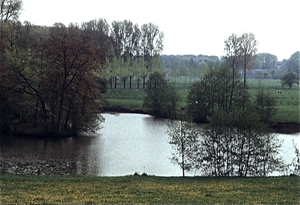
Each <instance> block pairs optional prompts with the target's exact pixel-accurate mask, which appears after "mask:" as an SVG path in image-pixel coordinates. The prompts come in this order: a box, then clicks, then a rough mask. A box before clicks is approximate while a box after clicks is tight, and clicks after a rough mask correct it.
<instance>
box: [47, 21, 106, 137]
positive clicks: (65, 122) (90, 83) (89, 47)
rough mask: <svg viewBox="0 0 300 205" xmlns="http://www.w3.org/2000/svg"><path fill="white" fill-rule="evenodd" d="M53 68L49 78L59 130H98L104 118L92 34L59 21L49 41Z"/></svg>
mask: <svg viewBox="0 0 300 205" xmlns="http://www.w3.org/2000/svg"><path fill="white" fill-rule="evenodd" d="M46 45H47V59H48V63H49V67H51V68H52V69H49V70H48V73H47V76H48V78H47V79H46V80H45V82H44V83H45V84H46V85H47V88H45V89H47V92H48V93H49V98H50V107H51V112H52V113H51V114H52V119H53V127H54V129H55V130H56V132H58V133H61V132H62V131H71V132H73V133H78V132H81V131H95V129H97V123H98V120H100V116H99V110H100V104H99V101H100V102H101V99H100V94H99V93H98V92H97V89H96V88H97V85H96V82H95V80H96V78H97V76H96V73H97V72H96V71H97V70H99V68H100V67H99V65H100V62H99V61H100V59H99V58H98V57H97V55H96V53H97V48H96V47H95V46H94V45H93V43H92V40H91V38H90V36H88V35H86V34H84V33H83V32H82V31H80V30H79V29H78V28H76V27H69V28H66V27H65V26H64V25H62V24H56V25H54V27H52V28H51V29H50V37H49V38H48V39H47V41H46Z"/></svg>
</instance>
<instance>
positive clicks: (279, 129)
mask: <svg viewBox="0 0 300 205" xmlns="http://www.w3.org/2000/svg"><path fill="white" fill-rule="evenodd" d="M102 112H103V113H134V114H135V113H136V114H148V115H151V113H150V112H149V111H148V110H147V109H138V108H126V107H121V106H114V107H103V109H102ZM13 126H14V131H13V132H10V133H4V134H6V135H14V136H23V137H32V138H66V137H71V136H75V135H74V134H70V133H66V132H65V133H57V132H54V131H51V130H45V129H44V126H43V125H42V124H41V125H38V126H37V127H33V126H32V124H31V123H22V124H18V123H16V124H14V125H13ZM272 129H273V130H274V131H275V132H276V133H280V134H294V133H300V124H298V123H294V122H274V123H273V126H272Z"/></svg>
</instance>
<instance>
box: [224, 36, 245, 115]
mask: <svg viewBox="0 0 300 205" xmlns="http://www.w3.org/2000/svg"><path fill="white" fill-rule="evenodd" d="M224 43H225V48H224V51H225V52H226V55H225V57H224V58H225V62H226V63H227V64H228V65H229V67H230V69H231V73H232V77H231V80H232V83H231V92H230V101H229V110H231V109H232V101H233V91H234V87H235V84H236V83H235V82H236V80H237V79H238V78H239V74H238V73H239V60H240V59H239V57H240V52H241V51H240V40H239V38H238V37H237V36H236V35H235V34H232V35H231V36H229V37H228V39H227V40H225V41H224Z"/></svg>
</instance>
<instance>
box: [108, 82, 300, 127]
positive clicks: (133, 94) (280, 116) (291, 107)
mask: <svg viewBox="0 0 300 205" xmlns="http://www.w3.org/2000/svg"><path fill="white" fill-rule="evenodd" d="M193 81H194V79H187V80H185V79H184V78H183V79H181V78H178V79H177V80H176V88H177V89H178V92H179V95H180V101H179V106H180V107H184V106H186V97H187V94H188V88H189V86H190V85H191V84H192V83H193ZM247 83H248V85H249V92H250V93H251V94H252V95H254V94H255V92H256V91H257V90H258V89H259V81H258V80H257V79H249V80H248V81H247ZM260 84H261V85H260V88H263V89H265V90H268V91H269V92H270V93H271V95H272V96H273V97H274V98H275V99H276V103H277V106H276V107H277V109H278V111H277V113H276V115H275V116H274V119H273V120H274V121H275V122H296V123H300V119H299V105H300V104H299V87H292V89H289V88H288V87H284V88H282V87H281V83H280V81H279V80H271V79H264V80H263V81H262V82H260ZM277 90H281V94H280V93H277ZM104 96H105V98H106V99H107V101H108V102H109V104H110V106H117V107H125V108H138V109H143V98H144V91H143V89H128V88H126V89H123V88H119V87H118V89H116V90H113V89H108V92H107V93H106V94H105V95H104Z"/></svg>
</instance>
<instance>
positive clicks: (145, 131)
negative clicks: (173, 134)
mask: <svg viewBox="0 0 300 205" xmlns="http://www.w3.org/2000/svg"><path fill="white" fill-rule="evenodd" d="M102 115H103V117H104V118H105V122H104V123H103V124H102V125H103V128H102V129H101V130H100V131H99V132H98V133H95V134H93V135H91V136H80V137H70V138H66V139H35V138H23V137H6V136H1V138H0V140H1V141H0V149H1V151H0V153H1V155H0V169H1V171H2V172H3V171H5V172H8V173H14V174H40V175H50V174H83V175H94V176H124V175H132V174H134V173H135V172H137V173H139V174H142V173H147V174H148V175H156V176H181V174H182V172H181V170H180V167H179V166H176V165H173V164H171V162H170V157H171V146H170V145H169V144H168V135H167V134H166V131H167V125H166V120H163V119H155V118H154V117H152V116H150V115H144V114H116V115H112V114H102ZM277 135H278V137H279V138H280V139H283V140H284V142H283V147H282V150H281V156H282V157H283V159H284V160H285V162H291V161H292V159H293V158H294V156H295V154H294V149H293V144H292V140H294V141H295V142H297V144H298V145H299V142H298V140H299V134H288V135H287V134H277ZM278 174H279V173H278ZM187 175H190V176H194V175H201V173H197V172H190V173H187Z"/></svg>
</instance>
